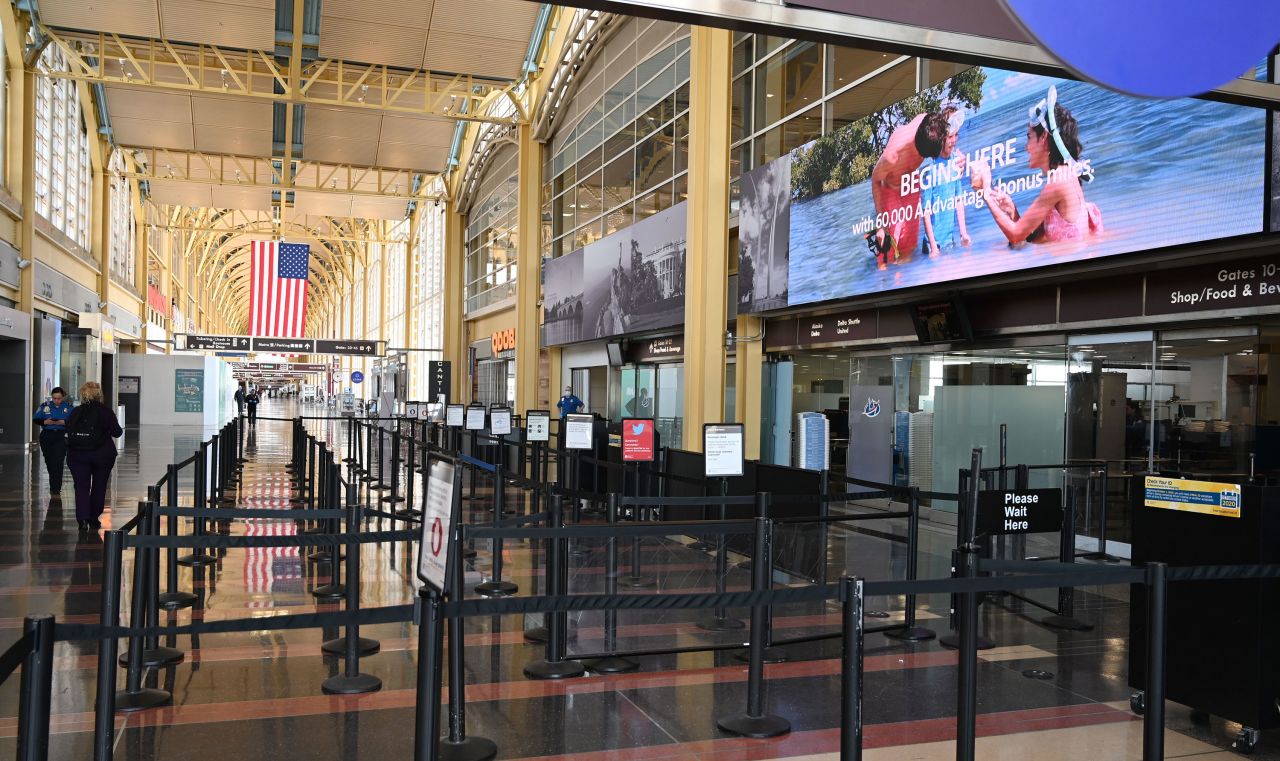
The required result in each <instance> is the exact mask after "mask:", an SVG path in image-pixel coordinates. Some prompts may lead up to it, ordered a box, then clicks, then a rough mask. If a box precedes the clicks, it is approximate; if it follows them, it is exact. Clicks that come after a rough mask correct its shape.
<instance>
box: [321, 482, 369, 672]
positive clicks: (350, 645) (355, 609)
mask: <svg viewBox="0 0 1280 761" xmlns="http://www.w3.org/2000/svg"><path fill="white" fill-rule="evenodd" d="M330 467H331V469H332V471H333V472H334V473H336V472H337V471H338V465H337V463H333V464H332V465H331V466H330ZM354 491H355V489H354V488H353V487H352V488H348V489H347V535H348V536H353V537H354V536H357V535H358V534H359V533H360V505H359V504H358V500H356V499H354V496H355V495H354V494H353V493H352V492H354ZM337 554H338V553H337V549H336V548H335V550H334V555H335V556H336V555H337ZM359 612H360V543H359V542H354V543H353V544H352V545H351V547H349V548H347V615H349V616H355V615H356V614H357V613H359ZM346 629H347V631H346V636H344V637H341V638H339V639H336V640H330V641H329V642H326V643H324V644H323V645H321V646H320V647H321V649H322V650H323V651H325V652H328V653H332V652H333V651H334V649H336V648H338V647H340V648H341V649H342V655H343V673H341V674H337V675H335V676H331V677H329V678H328V679H326V680H324V683H323V684H321V685H320V689H322V690H324V691H325V692H327V693H329V694H332V695H358V694H361V693H365V692H376V691H377V690H380V689H382V680H381V679H379V678H378V677H376V676H373V675H372V674H362V673H360V656H362V655H371V654H373V653H376V652H378V649H379V647H380V645H379V643H378V642H377V641H376V640H366V639H365V638H363V637H361V636H360V625H359V624H357V623H356V622H355V621H351V622H349V623H348V624H347V626H346Z"/></svg>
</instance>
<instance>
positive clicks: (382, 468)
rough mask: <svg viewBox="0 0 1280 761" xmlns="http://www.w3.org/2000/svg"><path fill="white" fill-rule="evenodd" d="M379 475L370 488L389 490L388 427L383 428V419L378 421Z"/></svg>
mask: <svg viewBox="0 0 1280 761" xmlns="http://www.w3.org/2000/svg"><path fill="white" fill-rule="evenodd" d="M377 428H378V475H377V477H375V478H374V481H373V485H372V486H370V487H369V488H370V489H373V490H374V491H386V490H387V429H386V428H383V426H382V421H381V420H379V421H378V425H377Z"/></svg>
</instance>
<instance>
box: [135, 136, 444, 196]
mask: <svg viewBox="0 0 1280 761" xmlns="http://www.w3.org/2000/svg"><path fill="white" fill-rule="evenodd" d="M124 150H127V151H130V152H132V153H133V154H134V158H135V161H134V162H133V163H134V168H133V169H126V170H125V171H123V172H119V173H118V175H119V176H120V177H129V178H133V179H137V180H146V181H148V182H151V181H156V180H160V181H168V182H194V183H199V184H202V185H226V186H232V187H238V188H265V189H269V190H279V191H281V192H285V191H289V190H302V191H307V192H311V193H335V194H338V195H345V196H367V197H373V198H401V199H404V200H405V201H420V200H427V201H434V200H437V199H442V198H444V196H443V195H441V194H438V193H433V192H431V191H430V190H429V188H430V187H431V182H430V181H431V180H432V179H434V178H435V177H436V176H437V175H425V176H424V181H423V182H421V183H419V191H418V192H417V193H415V192H414V190H413V188H414V184H413V178H414V176H415V175H417V174H419V173H418V172H413V171H410V170H408V169H389V168H386V167H376V166H359V165H356V164H328V163H324V162H319V161H307V160H305V159H294V160H292V164H293V171H292V172H288V171H286V170H285V166H287V165H286V164H283V163H280V162H281V160H280V159H274V160H273V159H271V158H266V157H260V156H236V155H233V154H226V153H204V152H202V151H179V150H172V149H169V148H141V147H126V148H124ZM277 163H280V166H277Z"/></svg>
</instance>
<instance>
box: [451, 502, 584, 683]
mask: <svg viewBox="0 0 1280 761" xmlns="http://www.w3.org/2000/svg"><path fill="white" fill-rule="evenodd" d="M550 507H551V511H550V512H551V517H550V520H549V524H550V526H551V528H564V497H563V496H562V495H559V494H556V495H555V496H553V497H552V498H551V504H550ZM564 544H565V539H564V537H552V538H550V539H548V540H547V594H548V595H549V596H552V597H555V596H562V595H567V594H568V593H569V578H568V576H569V567H568V566H569V558H568V553H567V552H565V549H566V548H565V546H564ZM568 618H569V616H568V613H566V612H565V611H562V610H561V611H553V612H550V613H547V649H546V658H545V659H543V660H540V661H533V662H532V663H528V664H526V665H525V667H524V675H525V676H527V677H529V678H530V679H566V678H569V677H575V676H582V675H583V674H585V673H586V668H585V667H584V666H583V665H582V664H581V663H579V662H578V661H570V660H565V658H564V654H565V649H566V640H567V638H568V631H567V629H568V626H569V620H568ZM450 636H451V637H452V634H451V635H450Z"/></svg>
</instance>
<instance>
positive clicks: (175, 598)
mask: <svg viewBox="0 0 1280 761" xmlns="http://www.w3.org/2000/svg"><path fill="white" fill-rule="evenodd" d="M198 599H200V598H198V597H196V596H195V595H193V594H191V593H190V592H164V593H163V594H161V595H160V596H159V597H157V598H156V601H157V603H159V605H160V607H162V608H164V609H165V610H181V609H182V608H190V607H191V606H192V605H195V604H196V600H198Z"/></svg>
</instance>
